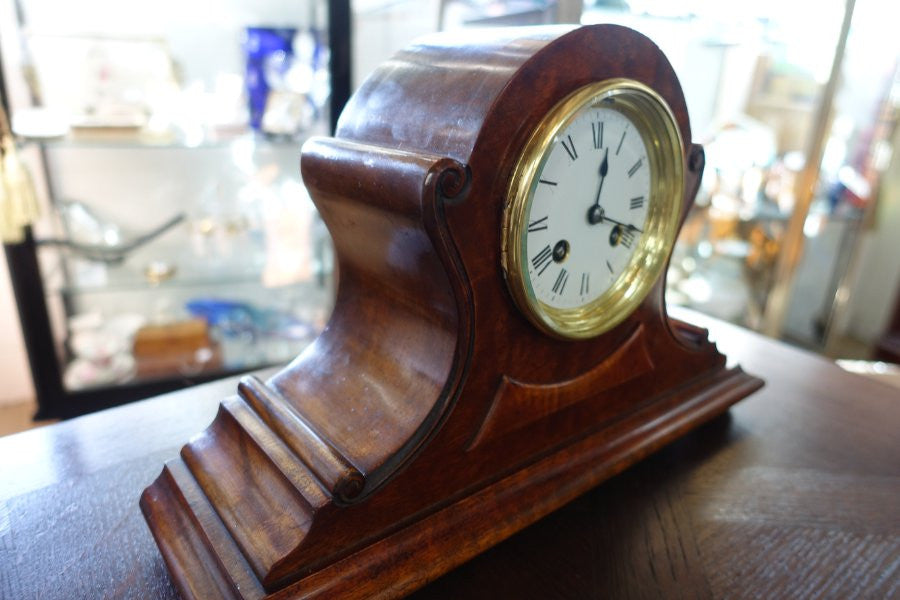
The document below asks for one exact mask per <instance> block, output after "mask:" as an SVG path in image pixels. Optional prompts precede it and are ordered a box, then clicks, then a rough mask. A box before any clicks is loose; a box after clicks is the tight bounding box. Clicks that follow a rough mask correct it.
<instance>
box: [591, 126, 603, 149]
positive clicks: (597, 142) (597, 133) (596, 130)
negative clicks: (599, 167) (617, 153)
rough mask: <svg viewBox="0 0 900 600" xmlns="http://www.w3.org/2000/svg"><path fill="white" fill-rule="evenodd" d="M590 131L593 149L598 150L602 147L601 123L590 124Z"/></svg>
mask: <svg viewBox="0 0 900 600" xmlns="http://www.w3.org/2000/svg"><path fill="white" fill-rule="evenodd" d="M591 131H592V132H593V134H594V148H596V149H597V150H599V149H600V148H602V147H603V121H597V122H596V123H591Z"/></svg>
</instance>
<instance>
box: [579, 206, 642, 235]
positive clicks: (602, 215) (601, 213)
mask: <svg viewBox="0 0 900 600" xmlns="http://www.w3.org/2000/svg"><path fill="white" fill-rule="evenodd" d="M594 209H596V210H594ZM592 216H593V217H594V220H593V221H592V222H591V225H594V224H596V223H602V222H603V221H608V222H610V223H614V224H616V225H618V226H619V227H624V228H625V229H628V230H630V231H637V232H638V233H644V230H643V229H640V228H638V227H635V226H634V225H632V224H630V223H622V222H621V221H616V220H615V219H612V218H610V217H607V216H606V211H605V210H603V207H602V206H599V205H596V204H595V205H594V206H591V212H588V219H590V218H591V217H592Z"/></svg>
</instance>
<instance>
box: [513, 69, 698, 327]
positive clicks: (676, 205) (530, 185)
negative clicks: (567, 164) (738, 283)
mask: <svg viewBox="0 0 900 600" xmlns="http://www.w3.org/2000/svg"><path fill="white" fill-rule="evenodd" d="M608 99H612V102H611V103H610V101H609V100H608ZM603 102H606V104H604V106H605V107H607V108H614V109H616V110H618V111H619V112H621V113H622V114H623V115H624V116H625V117H626V118H628V120H629V121H631V123H632V124H633V125H634V127H635V129H636V130H637V131H638V132H639V133H640V135H641V137H642V139H643V142H644V145H645V146H646V148H647V158H648V161H649V163H650V166H651V173H650V201H649V202H648V207H649V208H648V213H647V221H646V223H645V231H644V234H643V235H642V236H641V241H640V244H639V246H638V247H637V249H636V250H635V252H634V255H633V256H632V259H631V261H630V262H629V263H628V265H627V266H626V267H625V270H624V271H623V272H622V275H621V276H620V277H619V279H618V280H617V281H616V282H615V283H613V285H612V286H611V287H610V288H609V289H608V290H607V291H606V292H604V293H603V294H601V295H600V296H599V297H597V298H596V299H595V300H593V301H591V302H589V303H588V304H585V305H583V306H579V307H576V308H571V309H560V308H555V307H552V306H550V305H548V304H546V303H544V302H541V301H540V300H538V299H537V297H536V296H535V293H534V290H533V288H532V286H531V284H530V281H529V279H528V277H527V272H526V269H527V257H526V256H525V246H524V241H525V238H524V232H525V229H526V227H527V220H526V215H527V214H528V211H529V209H530V207H531V202H532V199H533V197H534V192H535V189H536V187H537V178H538V174H539V173H540V172H541V170H542V169H543V166H544V163H545V162H546V160H547V157H548V155H549V149H550V147H551V145H552V144H553V143H554V141H556V140H555V138H556V136H557V134H558V133H559V132H560V131H561V130H563V129H565V128H566V127H567V126H568V124H569V123H570V122H571V121H572V120H573V119H574V118H575V117H576V116H577V115H578V113H579V112H580V111H581V109H583V108H585V107H589V106H596V105H599V104H600V103H603ZM683 156H684V155H683V145H682V139H681V132H680V131H679V129H678V124H677V122H676V121H675V116H674V115H673V114H672V110H671V109H670V108H669V106H668V104H666V102H665V100H664V99H663V98H662V97H661V96H660V95H659V94H657V93H656V92H655V91H653V89H651V88H649V87H648V86H646V85H644V84H642V83H640V82H637V81H634V80H631V79H610V80H606V81H601V82H595V83H592V84H589V85H586V86H584V87H582V88H580V89H578V90H576V91H575V92H573V93H571V94H570V95H568V96H567V97H565V98H564V99H563V100H561V101H560V102H559V103H558V104H556V106H554V107H553V108H552V109H551V110H550V112H549V113H548V114H547V116H546V117H544V119H543V120H542V121H541V123H540V124H539V125H538V126H537V128H536V129H535V131H534V133H533V134H532V135H531V138H530V139H529V140H528V142H527V144H526V145H525V148H524V150H523V151H522V154H521V156H520V157H519V160H518V162H517V163H516V166H515V168H514V169H513V173H512V177H511V178H510V184H509V189H508V193H507V201H506V205H505V206H504V210H503V230H502V236H501V237H502V240H501V262H502V267H503V270H504V275H505V276H506V281H507V285H508V287H509V290H510V292H511V294H512V296H513V299H514V300H515V302H516V305H517V306H518V307H519V309H520V310H521V311H522V312H523V313H524V314H525V315H526V316H527V317H528V319H529V320H530V321H531V322H532V323H534V324H535V325H536V326H537V327H538V328H539V329H540V330H541V331H544V332H545V333H548V334H550V335H552V336H555V337H560V338H564V339H586V338H591V337H595V336H597V335H600V334H601V333H604V332H606V331H609V330H610V329H612V328H613V327H615V326H616V325H618V324H619V323H621V322H622V321H623V320H625V318H626V317H628V315H630V314H631V313H632V312H633V311H634V310H635V309H636V308H637V307H638V305H639V304H640V303H641V302H642V301H643V300H644V298H645V297H646V296H647V294H648V293H649V292H650V289H651V288H652V287H653V284H654V283H655V282H656V280H657V279H658V278H659V276H660V274H661V272H662V269H663V268H664V266H665V265H666V263H667V261H668V257H669V253H670V252H671V249H672V246H673V245H674V243H675V236H676V234H677V230H678V221H679V218H680V215H681V206H682V202H683V194H684V158H683Z"/></svg>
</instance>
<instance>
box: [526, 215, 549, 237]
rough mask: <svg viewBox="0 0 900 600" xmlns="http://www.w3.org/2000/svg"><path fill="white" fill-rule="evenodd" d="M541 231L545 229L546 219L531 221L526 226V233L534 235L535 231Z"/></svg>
mask: <svg viewBox="0 0 900 600" xmlns="http://www.w3.org/2000/svg"><path fill="white" fill-rule="evenodd" d="M542 229H547V217H544V218H542V219H538V220H537V221H532V222H531V223H529V224H528V233H534V232H535V231H541V230H542Z"/></svg>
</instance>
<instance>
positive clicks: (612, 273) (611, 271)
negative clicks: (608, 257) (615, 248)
mask: <svg viewBox="0 0 900 600" xmlns="http://www.w3.org/2000/svg"><path fill="white" fill-rule="evenodd" d="M606 268H607V269H609V274H610V275H614V274H615V271H614V270H613V268H612V265H611V264H609V261H606Z"/></svg>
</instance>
